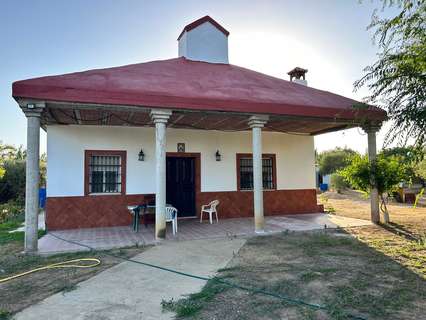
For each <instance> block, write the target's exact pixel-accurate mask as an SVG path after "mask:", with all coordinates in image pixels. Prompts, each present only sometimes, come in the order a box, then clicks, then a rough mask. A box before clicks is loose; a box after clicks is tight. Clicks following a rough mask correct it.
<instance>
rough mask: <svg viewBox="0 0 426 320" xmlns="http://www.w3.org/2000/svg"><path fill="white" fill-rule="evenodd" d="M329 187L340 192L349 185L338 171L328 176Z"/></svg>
mask: <svg viewBox="0 0 426 320" xmlns="http://www.w3.org/2000/svg"><path fill="white" fill-rule="evenodd" d="M330 184H331V188H333V189H334V190H336V191H337V193H342V191H343V190H345V189H347V188H348V187H349V184H348V183H347V182H346V180H345V178H344V177H342V176H341V175H340V174H338V173H333V174H332V175H331V177H330Z"/></svg>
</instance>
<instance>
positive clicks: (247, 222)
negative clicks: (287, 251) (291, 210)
mask: <svg viewBox="0 0 426 320" xmlns="http://www.w3.org/2000/svg"><path fill="white" fill-rule="evenodd" d="M253 220H254V219H253V218H235V219H225V220H221V221H219V223H214V224H209V223H200V222H199V220H198V219H181V220H179V222H178V233H177V234H176V235H175V236H173V234H172V232H171V225H170V224H168V225H167V229H168V230H167V235H168V236H167V240H165V241H188V240H201V239H212V240H213V239H221V238H234V237H247V236H254V235H255V230H254V228H253V223H254V221H253ZM370 224H371V222H369V221H366V220H360V219H353V218H346V217H340V216H334V215H329V214H322V213H313V214H297V215H285V216H273V217H265V233H264V234H273V233H279V232H285V231H309V230H320V229H324V228H338V227H342V228H347V227H356V226H363V225H370ZM52 234H53V235H56V236H58V237H59V238H62V239H65V240H68V241H71V242H75V243H81V244H82V245H85V246H89V247H92V248H94V249H97V250H106V249H112V248H120V247H127V246H134V245H153V244H157V243H159V242H158V241H157V240H156V239H155V226H154V225H148V226H147V227H145V226H141V228H140V231H139V232H137V233H135V232H133V231H132V229H131V227H130V226H122V227H109V228H87V229H73V230H63V231H53V232H51V233H48V234H47V235H45V236H44V237H42V238H41V239H40V240H39V243H38V246H39V253H40V254H53V253H59V252H72V251H82V250H89V249H88V248H85V247H82V246H79V245H77V244H73V243H69V242H66V241H63V240H60V239H58V238H56V237H54V236H53V235H52ZM163 241H164V240H163ZM160 243H161V242H160ZM212 245H214V241H212Z"/></svg>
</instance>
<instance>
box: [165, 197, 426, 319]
mask: <svg viewBox="0 0 426 320" xmlns="http://www.w3.org/2000/svg"><path fill="white" fill-rule="evenodd" d="M320 198H321V202H322V203H324V204H325V206H326V208H327V209H329V211H331V212H333V213H334V214H337V215H342V216H347V217H354V218H361V219H369V217H370V213H369V200H368V199H365V198H363V196H362V194H360V193H358V192H355V191H349V192H347V194H343V195H342V194H336V193H331V192H328V193H326V194H324V195H322V196H320ZM389 210H390V216H391V220H392V224H390V225H387V226H371V227H361V228H349V229H346V230H327V231H318V232H306V233H300V232H296V233H283V234H280V235H275V236H265V237H257V238H252V239H249V240H248V241H247V243H246V245H245V246H243V247H242V248H241V250H240V251H239V253H238V254H237V255H236V256H235V257H234V258H233V260H232V261H231V262H230V264H229V265H228V266H227V268H225V269H223V270H220V271H219V273H218V279H220V280H225V281H229V282H232V283H234V284H237V285H240V286H244V287H250V288H256V290H257V292H253V291H251V292H250V291H246V290H241V289H236V288H230V287H229V286H227V285H224V284H223V283H220V282H217V281H210V282H208V283H207V285H206V286H205V287H204V289H203V290H202V291H201V292H200V293H197V294H193V295H190V296H189V297H187V298H185V299H181V300H179V301H165V302H164V303H163V307H164V308H166V309H168V310H172V311H175V312H176V314H177V318H178V319H224V320H234V319H235V320H237V319H248V320H252V319H253V320H254V319H265V320H266V319H291V320H299V319H318V320H323V319H324V320H325V319H339V320H340V319H354V318H353V317H352V318H351V316H355V317H359V318H358V319H404V320H410V319H426V317H425V314H426V241H425V237H424V236H425V234H426V208H417V209H413V208H412V207H411V206H407V205H400V204H396V203H392V204H390V205H389ZM260 291H261V292H260ZM265 292H266V293H273V294H275V295H277V294H278V295H281V298H282V297H283V296H284V297H290V298H292V299H296V300H297V303H295V302H294V301H292V302H291V301H288V300H285V299H279V298H277V297H272V296H270V295H266V294H265ZM301 301H304V302H308V303H311V304H318V305H321V306H323V307H325V309H321V310H316V309H315V308H311V307H308V306H304V305H301V304H300V303H301Z"/></svg>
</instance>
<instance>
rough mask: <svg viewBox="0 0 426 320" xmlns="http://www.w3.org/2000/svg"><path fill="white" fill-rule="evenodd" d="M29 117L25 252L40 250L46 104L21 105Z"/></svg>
mask: <svg viewBox="0 0 426 320" xmlns="http://www.w3.org/2000/svg"><path fill="white" fill-rule="evenodd" d="M21 108H22V110H23V111H24V113H25V116H26V117H27V159H26V175H25V245H24V248H25V252H26V253H34V252H37V250H38V246H37V245H38V206H39V194H38V190H39V182H40V167H39V161H40V116H41V112H42V111H43V108H44V104H40V103H37V104H35V103H29V104H25V105H21Z"/></svg>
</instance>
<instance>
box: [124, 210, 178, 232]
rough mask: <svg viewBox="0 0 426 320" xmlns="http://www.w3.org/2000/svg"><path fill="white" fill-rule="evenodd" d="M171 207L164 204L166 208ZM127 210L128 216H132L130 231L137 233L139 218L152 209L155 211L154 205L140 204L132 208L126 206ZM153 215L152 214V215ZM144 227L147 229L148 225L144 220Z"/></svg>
mask: <svg viewBox="0 0 426 320" xmlns="http://www.w3.org/2000/svg"><path fill="white" fill-rule="evenodd" d="M168 206H171V205H170V204H166V207H168ZM127 209H128V210H129V211H130V214H131V215H132V229H133V231H134V232H139V222H140V218H141V216H142V217H143V216H146V215H148V214H151V213H149V211H151V210H152V209H155V204H154V205H151V204H140V205H134V206H127ZM152 214H154V213H152ZM144 225H145V228H146V227H148V223H147V220H146V218H145V219H144Z"/></svg>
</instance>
